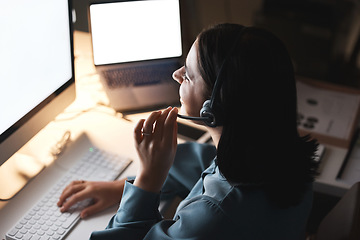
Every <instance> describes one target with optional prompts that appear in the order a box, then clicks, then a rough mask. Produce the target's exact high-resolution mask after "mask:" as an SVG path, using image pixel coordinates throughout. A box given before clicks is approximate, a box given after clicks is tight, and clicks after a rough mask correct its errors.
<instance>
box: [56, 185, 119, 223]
mask: <svg viewBox="0 0 360 240" xmlns="http://www.w3.org/2000/svg"><path fill="white" fill-rule="evenodd" d="M124 184H125V179H122V180H119V181H113V182H90V181H73V182H71V183H70V184H69V185H68V186H67V187H66V188H65V189H64V191H63V192H62V194H61V196H60V198H59V202H58V203H57V205H58V206H59V207H60V211H61V212H66V211H67V210H69V209H70V207H71V206H73V205H74V204H76V203H77V202H80V201H82V200H85V199H88V198H92V199H93V204H92V205H90V206H88V207H86V208H84V209H83V210H82V211H81V214H80V217H81V218H86V217H89V216H91V215H93V214H95V213H97V212H100V211H101V210H104V209H106V208H108V207H110V206H112V205H114V204H118V203H119V202H120V199H121V196H122V193H123V190H124Z"/></svg>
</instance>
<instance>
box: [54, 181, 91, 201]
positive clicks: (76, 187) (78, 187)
mask: <svg viewBox="0 0 360 240" xmlns="http://www.w3.org/2000/svg"><path fill="white" fill-rule="evenodd" d="M83 183H84V181H73V182H71V183H70V184H69V185H68V186H66V187H65V189H64V190H63V192H62V193H61V196H60V198H59V201H58V203H57V205H58V206H59V207H62V206H63V204H64V202H65V201H66V199H67V198H69V197H70V196H71V195H73V194H74V193H77V192H79V191H82V190H83V189H84V188H85V185H84V184H83Z"/></svg>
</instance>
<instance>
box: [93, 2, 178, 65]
mask: <svg viewBox="0 0 360 240" xmlns="http://www.w3.org/2000/svg"><path fill="white" fill-rule="evenodd" d="M90 20H91V33H92V43H93V54H94V64H95V65H102V64H111V63H123V62H132V61H140V60H149V59H159V58H170V57H179V56H181V55H182V46H181V29H180V11H179V1H178V0H146V1H128V2H117V3H106V4H94V5H91V6H90Z"/></svg>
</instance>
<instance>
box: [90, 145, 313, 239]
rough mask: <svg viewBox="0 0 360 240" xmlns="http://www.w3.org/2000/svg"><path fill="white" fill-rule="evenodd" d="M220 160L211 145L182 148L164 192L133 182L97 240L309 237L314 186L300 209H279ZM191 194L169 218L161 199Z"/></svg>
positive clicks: (93, 235) (127, 186) (99, 232)
mask: <svg viewBox="0 0 360 240" xmlns="http://www.w3.org/2000/svg"><path fill="white" fill-rule="evenodd" d="M214 155H215V149H214V148H213V147H212V146H210V145H200V144H196V143H187V144H183V145H179V147H178V152H177V156H176V158H175V162H174V166H173V167H172V169H171V170H170V172H169V176H168V178H167V181H166V182H165V184H164V187H163V189H162V192H161V193H158V194H157V193H151V192H147V191H144V190H142V189H140V188H137V187H136V186H134V185H133V184H132V183H131V182H129V181H127V182H126V183H125V188H124V192H123V197H122V200H121V203H120V207H119V210H118V212H117V213H116V214H115V215H114V217H113V218H112V219H111V220H110V222H109V224H108V226H107V228H106V230H103V231H98V232H93V234H92V236H91V240H95V239H109V240H111V239H131V240H136V239H156V240H162V239H194V240H195V239H207V240H208V239H289V240H290V239H291V240H296V239H304V238H305V228H306V222H307V218H308V216H309V213H310V210H311V205H312V190H311V186H309V189H308V191H307V193H306V195H305V196H304V198H303V201H302V202H301V203H300V204H299V205H297V206H294V207H289V208H285V209H284V208H279V207H277V206H276V205H275V204H274V203H272V202H271V201H269V200H268V198H267V196H266V194H265V192H264V191H263V190H261V189H259V188H249V187H241V186H239V185H238V186H234V185H232V184H230V183H229V182H228V181H227V180H226V179H225V178H224V177H223V176H222V174H221V173H220V172H219V169H218V167H217V165H216V163H215V161H213V157H214ZM209 164H210V166H209V167H208V168H207V169H206V170H204V169H205V168H206V166H208V165H209ZM202 170H204V171H203V172H202V174H200V173H201V171H202ZM200 175H201V177H200V178H199V176H200ZM196 178H198V180H197V181H196V180H195V179H196ZM190 190H191V191H190ZM189 191H190V192H189ZM187 193H188V195H187V197H186V198H185V199H184V200H183V201H182V202H181V203H180V204H179V206H178V208H177V211H176V213H175V216H174V218H173V219H172V220H165V219H163V218H162V217H161V214H160V212H159V210H158V207H159V202H160V199H162V200H163V199H171V198H172V197H174V196H175V195H180V196H184V195H185V194H187Z"/></svg>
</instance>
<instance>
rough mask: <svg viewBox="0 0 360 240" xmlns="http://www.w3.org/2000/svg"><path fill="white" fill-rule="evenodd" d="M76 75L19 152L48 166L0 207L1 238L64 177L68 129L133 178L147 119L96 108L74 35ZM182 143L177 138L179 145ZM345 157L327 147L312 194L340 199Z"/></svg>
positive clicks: (85, 56) (86, 43) (99, 219)
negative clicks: (55, 155)
mask: <svg viewBox="0 0 360 240" xmlns="http://www.w3.org/2000/svg"><path fill="white" fill-rule="evenodd" d="M74 39H75V70H76V71H75V73H76V87H77V98H76V100H75V102H74V103H73V104H72V105H70V106H69V107H68V108H67V109H66V110H65V111H64V112H63V113H62V114H60V115H59V116H58V117H57V119H56V120H55V121H53V122H51V123H50V124H49V125H48V126H46V127H45V128H44V129H43V130H41V131H40V132H39V133H38V134H37V135H36V136H35V137H34V138H33V139H32V140H31V141H30V142H29V143H28V144H27V145H25V146H24V147H23V148H22V149H21V150H20V151H21V152H23V153H26V154H29V155H31V156H33V157H36V158H38V159H39V160H40V161H42V162H43V163H45V164H46V165H48V166H49V167H48V168H46V169H45V170H44V171H42V172H41V173H40V174H39V175H38V176H37V177H36V178H34V179H33V180H32V181H31V182H29V184H28V185H27V186H25V188H24V189H23V190H22V191H21V192H19V194H18V195H16V196H15V197H14V198H13V199H12V200H10V201H8V202H0V239H3V238H4V236H5V233H6V232H7V231H8V230H9V229H10V228H11V227H12V226H13V225H14V224H15V223H16V221H17V220H18V219H19V218H20V217H21V216H22V215H23V214H24V213H25V212H26V211H27V210H28V209H29V208H30V207H32V206H33V204H34V203H36V202H37V201H38V200H39V199H40V197H41V196H42V195H43V194H44V193H45V192H46V191H47V190H48V189H49V187H51V186H52V185H53V184H54V183H55V182H56V181H57V179H58V178H59V177H60V176H61V175H62V173H63V172H64V170H63V169H60V168H59V167H58V166H57V165H56V164H53V159H52V158H51V157H50V155H49V151H50V149H51V148H52V147H53V146H54V145H55V144H56V142H57V141H58V140H60V139H61V137H62V135H63V134H64V132H66V131H68V130H70V131H71V134H72V139H76V138H77V137H79V136H80V135H81V134H82V133H86V134H87V135H88V137H89V139H90V140H91V141H92V142H93V143H94V145H96V146H98V147H99V148H102V149H104V150H107V151H111V152H114V153H118V154H120V155H123V156H126V157H129V158H131V159H133V163H132V164H131V165H130V167H129V168H127V169H126V171H125V172H124V173H123V174H122V175H121V176H120V178H122V177H125V176H129V175H134V174H135V173H136V169H137V168H138V166H139V162H138V157H137V154H136V151H135V148H134V147H133V146H134V144H133V127H134V125H135V124H136V122H137V120H138V119H140V118H144V117H146V116H147V114H146V113H145V114H135V115H129V116H127V118H126V119H125V118H122V116H119V115H116V114H115V113H114V111H113V110H112V109H109V108H106V107H103V106H97V105H96V104H97V103H98V102H103V103H104V104H107V103H108V100H107V97H106V95H105V93H104V92H103V91H102V86H101V84H100V81H99V77H98V75H96V72H95V69H94V67H93V64H92V60H91V41H90V36H89V34H87V33H82V32H75V35H74ZM179 121H181V120H179ZM181 141H183V140H182V139H179V142H181ZM346 153H347V149H343V148H338V147H335V146H326V153H325V156H324V158H323V161H322V164H321V174H320V176H319V177H318V179H317V180H316V183H315V185H314V186H315V190H316V191H319V192H323V193H327V194H331V195H336V196H341V195H342V194H343V193H344V192H345V191H346V189H348V188H349V187H350V186H348V185H347V184H346V183H344V182H341V181H338V180H336V175H337V173H338V170H339V169H340V167H341V164H342V161H343V160H344V158H345V156H346ZM117 207H118V206H113V207H111V208H109V209H107V210H105V211H103V212H101V213H99V214H97V215H95V216H93V217H91V218H89V219H86V220H81V221H80V222H79V224H78V225H77V226H76V227H75V228H74V229H73V231H71V233H70V234H69V235H68V237H67V238H66V239H69V240H79V239H87V238H88V236H89V235H90V233H91V232H92V231H94V230H101V229H104V227H105V226H106V225H107V223H108V221H109V219H110V218H111V216H112V215H113V214H114V213H115V212H116V209H117Z"/></svg>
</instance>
